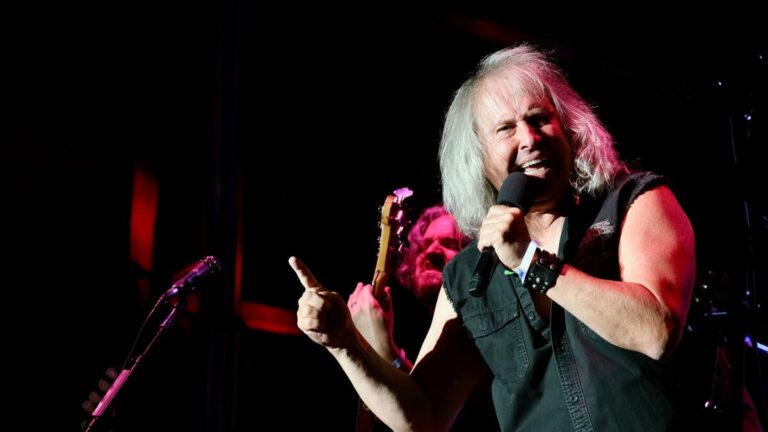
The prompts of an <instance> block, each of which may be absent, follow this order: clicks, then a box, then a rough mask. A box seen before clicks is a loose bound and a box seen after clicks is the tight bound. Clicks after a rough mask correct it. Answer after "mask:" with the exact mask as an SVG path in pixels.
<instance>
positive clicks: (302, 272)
mask: <svg viewBox="0 0 768 432" xmlns="http://www.w3.org/2000/svg"><path fill="white" fill-rule="evenodd" d="M288 264H290V265H291V268H292V269H293V271H294V272H296V276H297V277H298V278H299V281H300V282H301V284H302V285H304V289H308V290H313V291H323V290H325V288H323V286H322V285H320V282H318V281H317V278H315V275H313V274H312V272H311V271H310V270H309V267H307V266H306V264H304V263H303V262H302V261H301V260H300V259H298V258H296V257H295V256H292V257H290V258H288Z"/></svg>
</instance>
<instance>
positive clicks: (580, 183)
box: [440, 44, 626, 238]
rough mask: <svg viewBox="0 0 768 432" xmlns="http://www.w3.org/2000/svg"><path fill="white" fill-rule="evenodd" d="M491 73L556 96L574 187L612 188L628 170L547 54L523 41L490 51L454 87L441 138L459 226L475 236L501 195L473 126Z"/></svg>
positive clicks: (448, 195) (527, 90)
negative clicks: (570, 150) (568, 146)
mask: <svg viewBox="0 0 768 432" xmlns="http://www.w3.org/2000/svg"><path fill="white" fill-rule="evenodd" d="M492 73H494V74H497V75H498V74H503V75H504V77H505V79H506V82H508V83H509V85H510V86H511V87H512V88H513V90H514V91H515V93H517V94H520V93H522V94H527V95H531V96H535V97H541V98H544V97H547V98H549V100H551V101H552V104H553V105H554V107H555V111H556V112H557V115H558V117H559V119H560V123H561V124H562V125H563V128H564V130H565V133H566V135H567V137H568V139H569V140H570V142H571V144H572V147H573V151H574V158H575V163H574V170H573V172H572V173H571V180H570V181H571V186H572V187H573V190H574V192H576V193H589V194H592V195H596V194H598V193H600V192H602V191H604V190H606V189H608V188H610V187H611V185H612V184H613V180H614V178H615V177H616V175H617V174H618V173H619V172H621V171H624V170H626V166H625V165H624V164H623V163H622V162H621V161H620V160H619V157H618V154H617V153H616V150H615V148H614V146H613V138H612V137H611V135H610V134H609V133H608V131H607V130H606V129H605V126H603V124H602V122H601V121H600V120H599V119H598V118H597V116H596V115H595V113H594V112H593V111H592V108H591V107H590V106H589V105H588V104H587V103H586V102H585V101H584V99H582V97H581V96H579V95H578V94H577V93H576V91H575V90H573V88H571V86H570V85H569V84H568V81H567V80H566V78H565V76H564V75H563V73H562V72H561V71H560V69H559V68H558V67H557V66H555V65H554V64H553V63H552V62H551V61H550V60H549V59H548V58H547V57H546V56H545V55H544V54H543V53H541V52H539V51H537V50H535V49H533V48H532V47H530V46H529V45H525V44H523V45H519V46H516V47H512V48H505V49H502V50H500V51H497V52H495V53H493V54H490V55H488V56H487V57H485V58H484V59H483V60H482V61H481V62H480V64H479V65H478V68H477V72H476V73H475V74H474V75H473V76H472V77H470V78H469V79H468V80H467V81H465V82H464V84H462V86H461V87H460V88H459V89H458V90H457V91H456V94H455V95H454V98H453V102H452V103H451V106H450V107H449V108H448V113H447V114H446V116H445V125H444V127H443V136H442V139H441V141H440V171H441V175H442V183H443V203H444V205H445V207H446V208H447V209H448V211H450V212H451V213H452V214H453V215H454V217H455V218H456V222H457V223H458V224H459V227H460V228H461V230H462V231H463V232H464V233H465V234H466V235H468V236H470V237H472V238H475V237H477V233H478V231H479V229H480V225H481V224H482V221H483V219H484V218H485V214H486V213H487V211H488V208H489V207H490V206H491V205H492V204H493V203H494V202H495V201H496V194H497V191H496V189H495V188H494V187H493V186H492V185H491V184H490V182H489V181H488V180H487V179H486V178H485V174H484V169H483V159H484V157H483V156H484V155H485V148H484V146H483V144H482V143H481V142H480V140H479V139H478V137H477V134H476V133H475V127H474V126H475V121H476V120H477V115H476V113H475V109H476V103H477V98H478V90H479V89H480V88H481V83H482V82H483V80H484V79H485V78H487V77H488V76H489V75H490V74H492Z"/></svg>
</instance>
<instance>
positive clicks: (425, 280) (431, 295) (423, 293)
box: [413, 269, 443, 305]
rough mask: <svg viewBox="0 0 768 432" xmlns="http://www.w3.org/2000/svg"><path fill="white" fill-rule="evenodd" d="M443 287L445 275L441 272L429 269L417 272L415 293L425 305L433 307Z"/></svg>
mask: <svg viewBox="0 0 768 432" xmlns="http://www.w3.org/2000/svg"><path fill="white" fill-rule="evenodd" d="M442 285H443V273H442V272H441V271H439V270H434V269H427V270H421V271H417V272H416V275H415V277H414V287H413V292H414V294H415V295H416V297H417V298H418V299H419V300H420V301H421V302H422V303H425V304H430V305H433V304H434V303H435V301H437V294H438V293H439V292H440V288H441V287H442Z"/></svg>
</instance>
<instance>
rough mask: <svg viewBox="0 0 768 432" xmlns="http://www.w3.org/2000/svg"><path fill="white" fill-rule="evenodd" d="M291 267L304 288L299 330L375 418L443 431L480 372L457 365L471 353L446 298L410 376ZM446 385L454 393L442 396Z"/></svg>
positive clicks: (332, 296)
mask: <svg viewBox="0 0 768 432" xmlns="http://www.w3.org/2000/svg"><path fill="white" fill-rule="evenodd" d="M290 264H291V267H293V269H294V271H295V272H296V275H297V276H298V278H299V280H300V281H301V283H302V285H304V288H305V291H304V293H303V294H302V296H301V298H300V299H299V308H298V311H297V313H296V315H297V323H298V326H299V328H300V329H301V330H302V331H303V332H304V333H305V334H306V335H307V336H308V337H309V338H310V339H312V340H313V341H315V342H316V343H318V344H320V345H323V346H325V347H326V348H327V349H328V351H329V352H330V353H331V354H332V355H333V356H334V358H336V360H337V361H338V362H339V365H341V367H342V369H343V370H344V372H345V373H346V374H347V377H348V378H349V379H350V381H351V382H352V385H353V386H354V387H355V390H356V391H357V392H358V394H359V395H360V398H361V399H362V400H363V402H365V404H366V405H367V406H368V407H369V408H371V410H372V411H373V412H374V413H375V414H376V416H377V417H378V418H379V419H381V420H382V421H383V422H384V423H386V424H387V426H389V427H390V428H392V429H394V430H398V431H400V430H402V431H409V430H423V431H433V430H447V429H448V427H449V426H450V424H451V422H452V420H453V418H454V417H455V414H456V413H457V412H458V409H459V408H460V407H461V404H462V403H463V400H464V399H465V398H466V395H467V394H468V393H469V390H470V389H471V388H472V384H473V383H472V380H471V377H472V375H473V374H475V373H477V372H474V371H476V370H478V369H479V368H473V367H469V366H470V365H466V364H464V365H463V367H460V365H459V364H461V363H462V358H468V356H467V355H466V354H462V351H469V350H465V349H464V348H465V346H464V345H463V344H464V343H469V342H468V341H466V337H457V336H461V335H460V334H459V333H458V332H459V331H461V329H460V328H456V326H458V324H457V322H456V319H455V313H454V312H453V309H452V307H451V305H450V303H449V302H448V300H447V299H446V298H445V295H444V294H443V295H441V297H440V299H438V305H437V308H436V309H439V311H438V310H436V312H435V317H434V319H433V322H432V326H431V328H430V330H429V333H428V335H427V339H426V340H425V342H424V345H423V346H422V350H421V352H420V354H419V361H418V362H417V365H416V366H415V367H414V369H413V371H412V374H413V375H408V374H406V373H404V372H402V371H400V370H397V369H395V368H393V367H392V366H391V365H390V364H389V363H388V362H386V361H385V360H384V359H382V358H381V357H380V356H379V355H378V354H376V352H375V351H374V349H373V348H371V346H370V345H369V344H368V343H367V342H366V341H365V339H364V338H363V337H362V335H361V334H360V333H359V332H358V331H357V329H356V328H355V326H354V324H353V323H352V319H351V317H350V313H349V309H348V308H347V306H346V304H345V302H344V300H343V299H342V298H341V296H339V295H338V294H337V293H335V292H332V291H327V290H325V289H324V288H323V287H322V285H321V284H320V283H319V282H318V281H317V279H315V277H314V276H313V275H312V273H311V272H310V271H309V269H308V268H307V267H306V266H305V265H304V264H303V263H302V262H301V261H299V260H298V259H296V258H291V259H290ZM441 303H442V304H441ZM451 318H453V319H451ZM457 342H458V343H457ZM470 352H471V351H470ZM454 361H455V362H456V363H457V364H454V363H453V362H454ZM452 383H458V384H452ZM446 387H451V388H453V389H455V390H456V391H457V394H456V395H451V396H450V397H446V394H445V393H444V391H445V390H443V389H444V388H446ZM465 387H466V390H465Z"/></svg>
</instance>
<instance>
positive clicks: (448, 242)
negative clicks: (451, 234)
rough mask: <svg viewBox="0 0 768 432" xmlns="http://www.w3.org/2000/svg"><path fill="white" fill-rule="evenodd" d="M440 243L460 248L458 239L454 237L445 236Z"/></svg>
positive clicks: (455, 248)
mask: <svg viewBox="0 0 768 432" xmlns="http://www.w3.org/2000/svg"><path fill="white" fill-rule="evenodd" d="M440 244H441V245H442V246H443V247H445V248H448V249H453V250H458V249H459V242H458V241H456V239H454V238H445V239H442V240H440Z"/></svg>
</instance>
